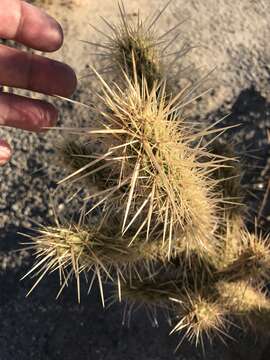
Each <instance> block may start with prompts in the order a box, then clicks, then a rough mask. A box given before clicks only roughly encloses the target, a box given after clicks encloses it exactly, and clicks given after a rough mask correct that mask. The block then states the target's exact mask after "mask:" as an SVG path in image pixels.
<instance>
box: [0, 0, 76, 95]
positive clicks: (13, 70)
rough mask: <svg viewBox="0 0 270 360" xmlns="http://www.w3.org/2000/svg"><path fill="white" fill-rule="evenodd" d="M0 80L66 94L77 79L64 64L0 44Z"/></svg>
mask: <svg viewBox="0 0 270 360" xmlns="http://www.w3.org/2000/svg"><path fill="white" fill-rule="evenodd" d="M0 1H1V0H0ZM0 84H1V85H6V86H10V87H17V88H23V89H28V90H33V91H37V92H41V93H45V94H51V95H60V96H64V97H69V96H70V95H71V94H72V93H73V92H74V90H75V88H76V85H77V79H76V75H75V73H74V71H73V70H72V69H71V68H70V67H69V66H68V65H66V64H63V63H61V62H59V61H55V60H51V59H48V58H45V57H42V56H39V55H35V54H31V53H27V52H22V51H19V50H16V49H12V48H9V47H7V46H4V45H0Z"/></svg>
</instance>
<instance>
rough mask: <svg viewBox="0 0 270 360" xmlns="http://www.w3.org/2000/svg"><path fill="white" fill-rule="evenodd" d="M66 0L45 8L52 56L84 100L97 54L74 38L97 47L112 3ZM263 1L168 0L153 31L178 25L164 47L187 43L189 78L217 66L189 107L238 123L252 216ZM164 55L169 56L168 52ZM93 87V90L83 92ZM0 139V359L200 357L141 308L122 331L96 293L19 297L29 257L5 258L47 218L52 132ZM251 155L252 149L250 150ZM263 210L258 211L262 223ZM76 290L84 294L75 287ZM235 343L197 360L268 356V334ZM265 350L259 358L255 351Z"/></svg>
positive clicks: (267, 60) (52, 286)
mask: <svg viewBox="0 0 270 360" xmlns="http://www.w3.org/2000/svg"><path fill="white" fill-rule="evenodd" d="M66 4H67V2H66V1H65V0H54V1H53V2H52V4H51V5H46V8H47V10H48V11H49V12H50V13H51V14H52V15H54V16H55V17H56V18H57V19H58V20H59V21H60V22H61V23H62V25H63V28H64V32H65V35H66V39H65V43H64V46H63V48H62V49H61V50H60V51H58V52H57V53H56V54H54V55H53V57H54V58H57V59H59V60H63V61H65V62H67V63H69V64H70V65H72V66H73V67H74V68H75V70H76V72H77V74H78V77H79V78H81V80H80V83H79V88H78V91H77V93H76V94H75V95H74V99H76V100H81V101H85V102H87V101H90V100H91V97H92V93H91V91H93V83H94V80H92V78H91V77H85V75H87V74H89V68H88V66H89V65H90V64H93V63H95V64H97V65H98V58H97V57H96V56H95V55H92V54H93V53H94V52H95V51H97V49H94V48H92V47H91V46H89V45H87V44H85V43H82V42H81V41H80V40H90V41H92V42H96V41H100V40H101V35H100V34H99V33H97V32H95V31H94V30H93V29H92V28H91V27H90V25H89V23H91V24H93V25H94V26H97V27H99V28H100V29H101V30H104V29H105V28H104V23H103V22H102V20H101V18H100V16H103V17H105V18H106V19H109V21H113V22H115V21H116V22H117V21H118V18H119V15H118V11H117V3H116V2H115V1H112V0H103V1H97V0H75V3H74V4H73V5H72V6H66ZM125 4H126V8H127V11H128V13H129V14H130V16H136V12H137V9H138V8H139V9H140V12H141V14H143V15H144V14H145V15H148V14H151V13H152V12H153V10H154V9H157V8H160V7H162V6H164V4H165V1H164V0H147V1H146V0H137V1H135V0H129V1H126V2H125ZM269 9H270V4H269V2H268V0H258V1H255V0H240V1H233V0H201V1H199V0H189V1H186V0H175V1H172V3H171V5H170V6H169V8H168V9H167V11H166V12H165V13H164V15H163V16H162V18H161V19H160V25H159V27H158V31H159V32H160V34H162V33H163V32H164V31H166V30H167V29H168V28H169V27H171V26H173V25H174V24H176V23H177V22H178V21H180V20H182V19H187V20H186V21H185V22H184V23H183V25H182V26H181V27H180V30H181V33H182V34H181V37H180V38H179V39H177V41H175V43H174V44H173V49H177V48H179V47H181V45H182V44H183V43H184V42H186V43H188V44H191V45H194V46H195V48H194V50H192V51H191V52H190V53H189V54H188V56H186V57H185V58H184V59H181V62H183V63H184V64H192V65H193V66H194V68H196V69H197V70H196V71H195V70H194V73H189V74H188V76H190V79H191V81H194V80H196V78H197V77H200V76H203V74H205V73H207V72H208V71H210V70H212V69H213V68H214V67H215V68H216V70H215V72H214V73H213V74H212V75H211V76H210V78H209V79H208V80H207V82H206V83H204V84H203V88H204V87H209V86H212V87H213V90H212V92H211V93H210V94H209V95H208V96H207V97H205V98H204V99H202V100H201V101H199V102H198V103H197V106H196V108H195V109H194V116H196V117H198V118H199V119H201V120H203V119H208V121H215V120H217V119H219V118H220V117H221V116H223V115H225V114H227V113H228V112H231V113H232V114H231V116H230V117H228V118H227V120H226V124H237V123H241V124H242V126H241V127H239V128H238V129H236V130H234V131H231V132H229V133H228V136H229V137H234V138H235V139H236V140H237V141H238V144H240V145H239V152H241V151H243V149H249V150H250V149H253V151H255V156H253V157H252V158H249V160H248V164H249V165H250V166H252V169H251V171H250V173H249V175H248V177H247V180H246V181H247V182H248V183H249V185H251V186H252V189H253V190H254V191H255V190H256V191H257V192H256V198H255V199H253V200H252V198H251V201H252V206H253V209H254V212H255V213H256V209H257V207H258V206H259V203H260V198H261V197H262V195H263V193H264V181H265V179H267V177H268V176H269V171H268V170H267V169H268V167H267V166H268V165H269V161H268V158H269V145H268V141H267V131H268V130H269V129H270V88H269V84H268V82H269V78H270V65H269V64H270V47H269V39H270V25H269V24H270V12H269ZM172 51H173V50H172ZM91 89H92V90H91ZM57 104H58V106H59V107H60V108H61V118H60V120H59V124H60V125H63V124H65V125H70V124H74V123H76V122H77V121H78V120H81V119H84V120H87V119H88V116H89V115H88V114H87V112H85V110H83V109H82V108H80V107H77V106H73V105H70V104H68V103H63V102H60V101H58V102H57ZM0 136H1V137H2V136H3V137H5V138H6V139H8V140H10V141H11V143H12V145H13V147H14V149H15V155H14V157H13V159H12V161H11V163H10V164H9V165H8V166H6V167H5V168H3V169H0V179H1V180H0V181H1V182H0V320H1V327H0V360H11V359H12V360H26V359H27V360H30V359H35V360H43V359H44V360H45V359H46V360H54V359H57V360H58V359H67V360H69V359H72V360H74V359H76V360H86V359H97V360H101V359H110V360H114V359H127V360H133V359H134V360H135V359H136V360H137V359H138V358H140V359H142V360H144V359H145V360H146V359H148V360H149V359H152V360H159V359H164V360H165V359H166V360H170V359H175V360H176V359H179V360H180V359H181V360H184V359H186V360H195V359H202V358H203V354H202V353H201V352H200V351H198V350H196V349H195V348H193V347H191V346H189V345H188V344H184V345H183V346H182V348H181V349H180V351H179V352H178V353H177V354H173V350H174V348H175V346H176V344H177V341H178V339H177V337H168V336H167V333H168V331H169V327H168V326H167V324H166V322H165V321H164V320H161V323H160V327H159V328H158V329H153V328H152V327H151V324H150V323H149V321H148V319H147V318H146V316H145V314H144V312H139V313H138V314H136V316H135V318H134V319H133V321H132V322H131V326H130V328H126V327H122V326H121V319H122V315H121V313H122V311H123V309H122V308H121V306H115V307H112V308H111V309H110V310H108V311H106V312H104V311H103V310H102V308H101V306H100V301H99V298H98V297H99V295H98V290H97V289H96V288H95V289H94V291H93V293H92V294H91V296H88V297H87V296H84V297H83V302H82V304H81V305H78V304H77V303H76V295H75V291H74V289H68V290H67V291H65V292H64V294H63V296H62V298H61V299H60V300H59V301H56V300H55V295H56V294H57V281H56V277H54V276H52V277H50V278H49V279H47V280H45V281H44V282H43V283H42V284H41V285H40V287H39V288H38V289H37V290H36V291H35V292H34V293H33V295H31V296H30V297H29V298H25V294H26V293H27V289H29V287H30V284H31V280H27V281H23V282H20V281H19V279H20V277H21V276H22V275H23V274H24V273H25V272H26V269H27V268H28V267H29V265H30V263H31V261H32V259H31V257H30V254H29V253H28V252H27V251H24V252H21V253H18V252H14V250H15V249H17V248H18V247H19V242H20V241H22V237H21V236H20V235H18V234H17V232H18V231H24V232H25V231H26V228H29V227H31V226H33V224H32V220H34V221H37V222H41V223H47V222H49V221H51V218H52V210H51V208H50V206H49V193H50V192H51V191H53V190H54V189H55V187H56V181H57V180H58V179H59V178H60V176H61V171H60V169H59V167H58V166H52V165H53V164H54V163H55V157H54V144H55V137H56V135H55V133H52V132H50V133H48V134H47V135H35V134H29V133H25V132H22V131H14V130H7V129H5V130H3V129H0ZM253 154H254V153H253ZM58 197H59V204H58V209H59V211H63V212H68V211H70V210H72V209H68V207H67V205H66V202H65V198H64V196H63V195H62V194H61V192H60V193H59V195H58ZM268 210H269V209H266V211H265V213H264V215H265V218H264V223H265V226H266V227H267V226H268V222H267V221H268V220H269V219H267V216H268ZM84 290H85V289H84ZM237 335H238V339H240V341H239V342H238V343H235V342H229V346H227V347H224V346H223V345H222V344H220V343H214V345H213V346H212V347H209V348H207V349H206V354H207V355H206V357H205V358H206V359H209V360H211V359H213V360H214V359H215V360H234V359H247V360H248V359H250V360H251V359H252V360H256V359H260V357H261V356H263V357H262V358H261V359H264V360H266V359H269V358H270V349H269V348H268V349H267V347H266V344H267V341H268V339H267V338H261V337H260V338H257V337H255V336H254V335H248V334H240V335H239V334H237ZM263 351H264V354H263V355H262V352H263Z"/></svg>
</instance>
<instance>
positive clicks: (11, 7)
mask: <svg viewBox="0 0 270 360" xmlns="http://www.w3.org/2000/svg"><path fill="white" fill-rule="evenodd" d="M1 9H3V11H1V12H0V37H2V38H5V39H12V40H15V41H18V42H21V43H23V44H25V45H27V46H29V47H31V48H33V49H37V50H41V51H55V50H57V49H59V48H60V47H61V45H62V43H63V31H62V29H61V26H60V25H59V24H58V23H57V22H56V21H55V20H54V19H53V18H52V17H50V16H49V15H47V14H46V13H45V12H44V11H42V10H41V9H38V8H37V7H35V6H33V5H30V4H28V3H26V2H25V1H21V0H1Z"/></svg>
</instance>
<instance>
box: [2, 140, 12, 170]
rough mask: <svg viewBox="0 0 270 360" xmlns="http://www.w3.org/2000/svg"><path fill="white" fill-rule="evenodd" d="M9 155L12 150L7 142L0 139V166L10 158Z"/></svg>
mask: <svg viewBox="0 0 270 360" xmlns="http://www.w3.org/2000/svg"><path fill="white" fill-rule="evenodd" d="M11 155H12V150H11V148H10V146H9V144H8V143H7V142H6V141H4V140H0V166H2V165H5V164H6V163H7V162H8V161H9V159H10V158H11Z"/></svg>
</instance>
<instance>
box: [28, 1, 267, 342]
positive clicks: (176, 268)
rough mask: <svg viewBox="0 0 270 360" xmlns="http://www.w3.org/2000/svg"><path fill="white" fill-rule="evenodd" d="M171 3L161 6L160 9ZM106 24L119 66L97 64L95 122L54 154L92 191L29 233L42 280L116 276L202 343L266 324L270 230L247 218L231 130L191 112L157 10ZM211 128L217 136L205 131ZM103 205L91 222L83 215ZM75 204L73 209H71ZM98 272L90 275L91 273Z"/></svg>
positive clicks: (128, 291) (128, 292)
mask: <svg viewBox="0 0 270 360" xmlns="http://www.w3.org/2000/svg"><path fill="white" fill-rule="evenodd" d="M164 9H165V8H164ZM164 9H163V10H162V11H161V12H159V13H158V15H156V16H155V18H154V20H153V21H152V22H151V23H150V25H149V24H148V26H146V25H145V23H144V22H143V21H142V20H140V19H139V20H138V22H137V23H136V24H133V23H130V22H129V20H128V18H127V15H126V13H125V11H124V9H123V6H122V5H121V6H120V14H121V24H120V25H119V26H118V27H117V26H115V25H111V24H109V23H108V25H109V27H110V28H111V30H112V35H108V39H109V40H108V41H109V44H108V43H107V44H105V45H104V48H106V49H107V51H108V55H109V58H110V61H111V62H112V63H113V65H115V67H116V68H117V69H118V72H116V77H115V79H114V81H112V80H110V79H109V80H107V81H106V80H105V79H104V78H103V77H102V76H101V75H100V74H99V73H98V72H96V75H97V78H98V80H99V83H100V86H101V95H100V96H99V99H100V103H99V104H98V105H97V106H96V107H94V108H93V109H92V110H93V111H95V114H96V117H97V119H98V121H99V126H98V127H97V128H95V129H93V128H74V129H73V130H72V129H71V130H70V129H69V131H68V133H67V135H66V139H65V140H64V141H63V143H62V144H61V145H60V146H59V152H58V156H59V157H60V158H61V159H62V163H63V164H64V167H65V168H66V169H67V170H68V171H69V172H70V173H69V175H68V176H66V178H64V179H63V180H62V181H61V183H62V184H65V183H68V182H72V183H74V184H77V183H78V182H80V183H82V184H83V185H82V186H83V187H85V188H86V189H87V190H88V192H89V195H88V197H87V199H86V201H90V200H91V201H92V202H93V201H94V202H93V204H92V205H90V209H89V210H87V214H85V213H81V214H80V211H79V210H77V213H78V214H80V215H81V216H80V217H81V218H83V219H84V221H82V222H79V223H77V224H76V223H71V224H70V223H69V222H68V221H67V224H59V223H57V224H56V225H55V226H48V227H46V226H44V227H42V228H41V229H40V230H39V231H38V235H37V236H34V237H33V239H32V240H33V242H34V248H35V250H36V260H37V261H36V263H35V265H34V266H33V268H32V269H31V270H30V271H29V272H28V274H27V275H29V274H35V275H36V276H38V280H37V281H36V283H35V285H34V286H36V285H37V284H38V283H39V281H40V280H41V279H42V278H43V277H44V276H45V275H46V274H48V273H51V272H53V271H59V274H60V292H61V290H62V289H63V287H64V286H65V285H67V283H68V282H69V280H70V278H71V277H73V276H75V278H76V280H77V288H78V298H79V299H80V274H81V273H83V274H84V275H85V276H84V277H86V278H87V277H88V276H89V275H92V276H93V277H94V278H95V277H97V278H98V282H99V286H100V293H101V299H102V303H103V305H105V304H106V299H105V296H104V293H103V284H104V283H106V282H110V283H113V285H114V286H115V292H114V295H113V301H117V300H120V301H125V302H126V303H127V304H129V305H130V311H129V314H130V313H131V310H132V308H133V306H134V304H143V305H144V306H145V307H146V308H147V309H148V310H150V311H151V313H152V314H153V315H154V322H155V321H156V320H155V314H156V311H157V309H160V308H161V309H165V310H166V312H168V313H169V314H170V315H169V316H170V317H171V318H172V319H173V322H174V326H173V329H172V332H173V333H175V332H176V333H180V334H183V333H184V337H186V338H188V339H189V340H190V341H194V342H195V344H198V343H202V342H203V339H204V338H205V337H206V338H208V339H209V340H210V341H211V340H212V337H213V336H215V335H218V336H219V337H221V338H222V339H223V338H224V336H225V337H229V327H230V325H231V324H232V321H231V320H230V318H233V319H235V321H240V322H241V323H242V325H243V327H247V325H248V324H253V325H254V327H255V328H256V329H258V330H262V329H266V328H267V327H270V324H269V309H270V308H269V300H268V298H267V294H265V293H264V292H263V290H262V289H263V286H264V285H266V284H267V281H268V279H269V269H270V249H269V245H268V238H267V237H263V236H262V235H261V234H259V233H257V232H256V231H255V232H254V233H251V232H249V231H248V229H247V228H246V227H245V213H246V209H245V206H244V205H243V202H244V192H243V190H242V186H241V174H242V169H241V168H240V166H239V164H238V162H237V160H236V159H235V154H234V152H233V150H232V148H231V147H230V146H227V145H226V144H225V145H224V144H223V143H222V141H221V140H220V139H219V138H218V139H216V137H218V135H219V133H222V132H223V131H224V129H215V128H214V127H213V126H208V127H205V128H204V129H201V130H196V127H195V126H190V123H188V122H187V121H186V120H185V119H184V113H183V111H184V109H185V106H186V105H187V104H189V103H190V101H191V99H189V98H188V97H187V94H188V93H190V92H192V91H191V89H189V91H187V89H182V90H181V91H180V93H178V94H176V95H174V94H173V92H172V88H171V87H170V86H169V87H168V84H167V82H166V79H165V78H166V72H165V71H164V68H165V67H164V64H163V62H162V56H161V55H160V49H159V45H158V40H157V38H156V37H155V33H156V32H155V31H153V27H154V26H155V21H156V20H157V18H159V16H160V15H161V14H162V13H163V11H164ZM209 139H210V140H209ZM97 207H98V208H99V209H100V211H99V215H98V221H96V223H95V224H93V223H91V224H90V223H89V221H87V220H86V218H87V217H86V215H88V214H89V213H91V211H93V210H94V209H95V208H97ZM75 212H76V209H75ZM91 283H92V281H91Z"/></svg>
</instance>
